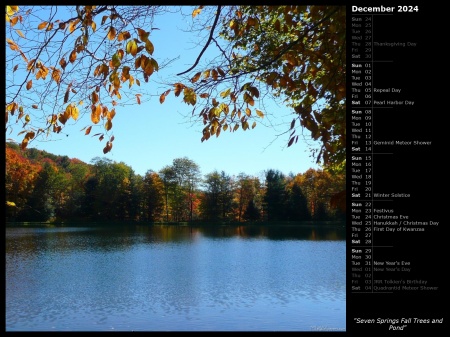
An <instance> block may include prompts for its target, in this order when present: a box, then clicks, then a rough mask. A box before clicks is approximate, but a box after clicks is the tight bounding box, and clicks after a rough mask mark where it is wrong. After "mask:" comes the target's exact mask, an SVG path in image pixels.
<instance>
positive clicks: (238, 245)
mask: <svg viewBox="0 0 450 337" xmlns="http://www.w3.org/2000/svg"><path fill="white" fill-rule="evenodd" d="M345 251H346V249H345V228H344V227H343V226H338V227H337V226H328V227H327V226H276V225H274V226H240V227H238V226H218V225H215V226H209V227H208V226H202V227H189V226H173V225H172V226H168V225H153V226H143V225H128V226H108V227H106V226H91V225H90V226H87V225H85V226H79V225H78V226H73V227H69V226H64V227H29V226H26V227H7V228H6V260H5V261H6V266H5V267H6V269H5V270H6V279H5V280H6V288H5V289H6V298H5V300H6V306H5V308H6V315H5V318H6V331H318V330H320V331H323V330H328V331H330V330H332V331H344V330H345V327H346V325H345V323H346V322H345V317H346V279H345V277H346V271H345V270H346V269H345V266H346V262H345Z"/></svg>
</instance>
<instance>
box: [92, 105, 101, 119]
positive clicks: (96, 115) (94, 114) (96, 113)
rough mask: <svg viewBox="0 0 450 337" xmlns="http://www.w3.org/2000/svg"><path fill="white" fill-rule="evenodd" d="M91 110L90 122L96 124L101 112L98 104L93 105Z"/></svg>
mask: <svg viewBox="0 0 450 337" xmlns="http://www.w3.org/2000/svg"><path fill="white" fill-rule="evenodd" d="M91 110H92V112H91V121H92V123H94V124H97V123H98V122H100V114H101V112H102V107H101V105H100V104H99V105H97V106H95V105H93V106H92V109H91Z"/></svg>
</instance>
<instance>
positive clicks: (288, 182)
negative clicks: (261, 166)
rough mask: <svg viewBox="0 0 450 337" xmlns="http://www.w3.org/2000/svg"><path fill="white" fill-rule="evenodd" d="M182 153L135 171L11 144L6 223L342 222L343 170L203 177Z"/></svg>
mask: <svg viewBox="0 0 450 337" xmlns="http://www.w3.org/2000/svg"><path fill="white" fill-rule="evenodd" d="M200 172H201V171H200V167H199V166H198V165H197V164H196V163H195V162H194V161H193V160H191V159H189V158H187V157H184V158H176V159H174V160H173V162H172V163H171V164H170V165H167V166H165V167H164V168H162V169H161V170H160V171H158V172H156V171H153V170H151V169H149V170H148V171H147V172H146V173H145V175H144V176H141V175H139V174H135V173H134V171H133V169H132V168H131V167H130V166H128V165H126V164H125V163H123V162H119V163H118V162H114V161H112V160H110V159H107V158H100V157H96V158H94V159H92V161H91V163H90V164H87V163H85V162H82V161H81V160H79V159H75V158H72V159H71V158H69V157H67V156H58V155H54V154H51V153H48V152H46V151H42V150H37V149H34V148H30V149H24V150H23V149H21V148H20V146H18V145H17V144H14V143H6V176H5V189H6V192H5V193H6V205H5V207H6V221H7V222H11V221H39V222H47V221H50V222H60V221H139V222H184V221H207V222H221V223H223V222H246V221H252V222H255V221H266V222H267V221H268V222H274V221H309V220H317V221H322V220H344V219H345V210H344V209H342V208H338V207H331V206H332V205H333V203H330V200H332V197H333V196H335V195H336V194H338V193H339V192H340V191H343V190H345V176H344V175H343V174H333V175H332V174H330V173H329V172H327V171H324V170H315V169H308V170H307V171H306V172H304V173H297V174H293V173H290V174H289V175H287V176H286V175H284V174H283V173H282V172H280V171H279V170H277V169H273V168H270V169H267V170H266V171H264V174H263V175H262V176H260V177H255V176H251V175H247V174H245V173H240V174H238V175H237V176H234V175H233V176H232V175H229V174H227V173H226V172H224V171H220V172H219V171H213V172H210V173H208V174H205V175H203V176H202V175H201V173H200Z"/></svg>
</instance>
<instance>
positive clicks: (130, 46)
mask: <svg viewBox="0 0 450 337" xmlns="http://www.w3.org/2000/svg"><path fill="white" fill-rule="evenodd" d="M137 49H138V46H137V43H136V41H135V40H130V41H128V43H127V47H126V52H127V54H131V55H133V56H136V54H137Z"/></svg>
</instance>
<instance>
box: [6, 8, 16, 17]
mask: <svg viewBox="0 0 450 337" xmlns="http://www.w3.org/2000/svg"><path fill="white" fill-rule="evenodd" d="M18 10H19V6H6V14H8V15H9V16H11V15H14V13H16V12H17V11H18Z"/></svg>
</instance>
